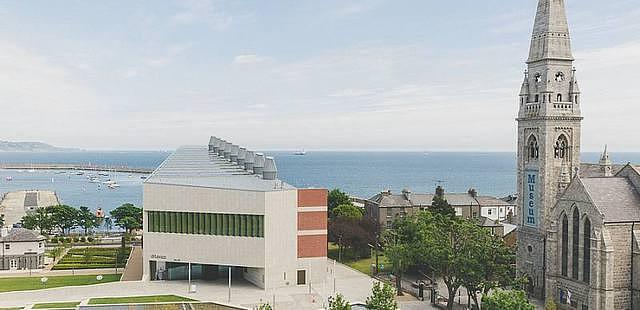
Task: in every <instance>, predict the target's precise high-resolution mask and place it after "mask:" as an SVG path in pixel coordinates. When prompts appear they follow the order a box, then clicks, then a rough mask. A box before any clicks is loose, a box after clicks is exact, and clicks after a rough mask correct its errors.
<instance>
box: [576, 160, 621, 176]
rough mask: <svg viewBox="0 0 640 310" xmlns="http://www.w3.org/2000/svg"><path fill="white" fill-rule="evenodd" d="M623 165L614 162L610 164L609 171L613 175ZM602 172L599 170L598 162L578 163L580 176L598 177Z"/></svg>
mask: <svg viewBox="0 0 640 310" xmlns="http://www.w3.org/2000/svg"><path fill="white" fill-rule="evenodd" d="M624 166H625V165H618V164H614V165H611V170H612V171H611V173H612V174H613V175H615V174H616V173H618V172H620V170H622V168H624ZM603 176H604V175H603V173H602V171H601V170H600V165H599V164H589V163H581V164H580V177H582V178H598V177H603Z"/></svg>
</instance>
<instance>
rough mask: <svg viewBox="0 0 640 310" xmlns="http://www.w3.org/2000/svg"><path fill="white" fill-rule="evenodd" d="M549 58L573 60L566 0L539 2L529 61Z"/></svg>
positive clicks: (542, 0)
mask: <svg viewBox="0 0 640 310" xmlns="http://www.w3.org/2000/svg"><path fill="white" fill-rule="evenodd" d="M547 59H560V60H573V55H572V53H571V38H570V36H569V23H568V22H567V14H566V12H565V5H564V0H539V2H538V12H537V13H536V20H535V24H534V26H533V35H532V38H531V50H530V51H529V60H528V62H529V63H532V62H536V61H540V60H547Z"/></svg>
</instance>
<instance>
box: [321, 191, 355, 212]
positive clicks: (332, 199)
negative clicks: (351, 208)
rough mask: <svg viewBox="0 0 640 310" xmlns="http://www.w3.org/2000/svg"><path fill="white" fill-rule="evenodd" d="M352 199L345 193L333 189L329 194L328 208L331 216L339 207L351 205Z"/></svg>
mask: <svg viewBox="0 0 640 310" xmlns="http://www.w3.org/2000/svg"><path fill="white" fill-rule="evenodd" d="M350 204H352V203H351V197H349V195H347V194H346V193H345V192H343V191H341V190H339V189H337V188H336V189H332V190H331V191H330V192H329V196H328V201H327V207H328V209H329V215H332V214H333V209H335V208H337V207H338V206H339V205H350Z"/></svg>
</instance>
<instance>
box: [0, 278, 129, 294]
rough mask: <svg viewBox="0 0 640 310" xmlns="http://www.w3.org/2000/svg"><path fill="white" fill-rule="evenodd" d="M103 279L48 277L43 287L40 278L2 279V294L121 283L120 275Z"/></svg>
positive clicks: (0, 279)
mask: <svg viewBox="0 0 640 310" xmlns="http://www.w3.org/2000/svg"><path fill="white" fill-rule="evenodd" d="M102 277H103V278H102V281H98V280H96V276H95V275H88V276H87V275H82V276H51V277H47V279H48V280H47V284H46V285H42V282H40V277H15V278H0V293H2V292H13V291H30V290H39V289H43V288H53V287H62V286H78V285H91V284H98V283H107V282H116V281H120V275H119V274H105V275H103V276H102Z"/></svg>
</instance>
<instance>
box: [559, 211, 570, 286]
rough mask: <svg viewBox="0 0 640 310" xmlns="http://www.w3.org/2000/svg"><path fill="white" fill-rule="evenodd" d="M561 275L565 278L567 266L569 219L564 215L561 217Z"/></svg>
mask: <svg viewBox="0 0 640 310" xmlns="http://www.w3.org/2000/svg"><path fill="white" fill-rule="evenodd" d="M560 255H561V258H562V275H563V276H565V277H566V276H567V274H568V265H569V219H568V218H567V215H566V214H563V215H562V251H561V253H560Z"/></svg>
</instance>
